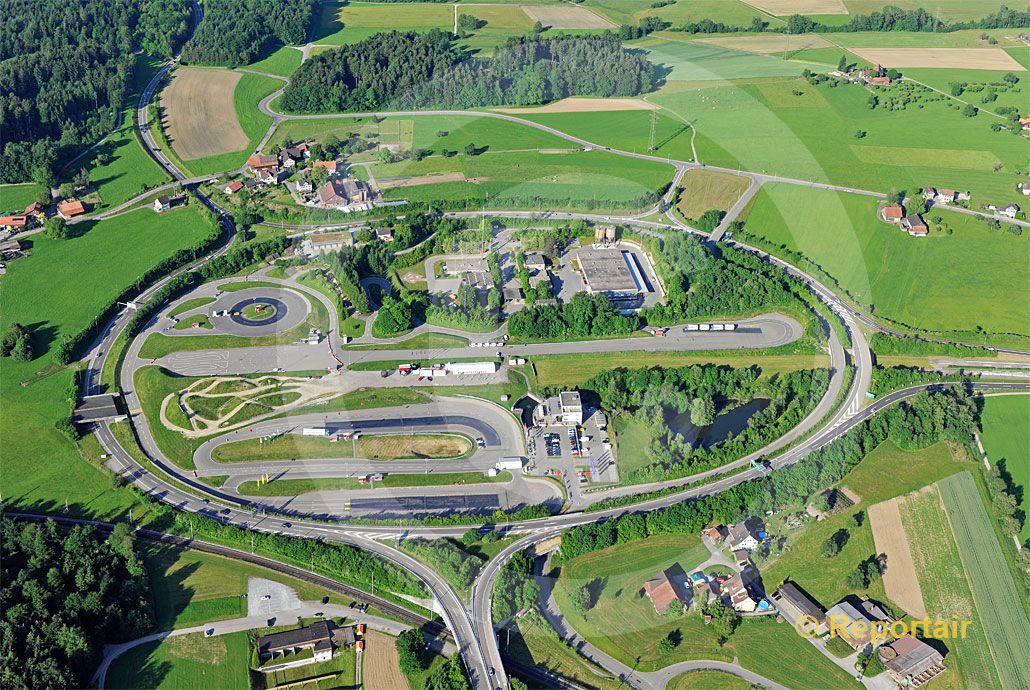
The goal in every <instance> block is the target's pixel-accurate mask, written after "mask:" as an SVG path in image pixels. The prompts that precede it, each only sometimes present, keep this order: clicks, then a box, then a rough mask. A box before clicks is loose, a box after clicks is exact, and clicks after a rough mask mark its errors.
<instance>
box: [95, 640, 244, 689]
mask: <svg viewBox="0 0 1030 690" xmlns="http://www.w3.org/2000/svg"><path fill="white" fill-rule="evenodd" d="M249 660H250V644H249V642H248V639H247V633H246V632H237V633H230V634H228V635H218V636H216V637H204V633H193V634H190V635H180V636H177V637H168V638H165V639H164V640H160V641H157V642H148V643H146V644H143V645H140V646H139V647H134V648H133V649H130V650H129V651H127V652H125V654H123V655H121V656H120V657H118V658H117V659H116V660H115V661H114V663H112V664H111V668H110V669H109V671H108V674H107V683H106V685H107V687H111V688H158V687H160V688H169V689H170V690H180V689H181V690H191V689H192V688H220V689H223V690H249V688H250V679H249V673H248V671H247V663H248V661H249Z"/></svg>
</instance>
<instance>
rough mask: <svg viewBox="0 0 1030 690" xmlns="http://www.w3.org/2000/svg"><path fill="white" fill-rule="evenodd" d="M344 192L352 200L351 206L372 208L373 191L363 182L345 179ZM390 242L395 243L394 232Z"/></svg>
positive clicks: (349, 178)
mask: <svg viewBox="0 0 1030 690" xmlns="http://www.w3.org/2000/svg"><path fill="white" fill-rule="evenodd" d="M343 191H344V193H345V194H346V195H347V198H348V199H350V202H351V204H369V206H368V208H371V203H372V189H371V188H370V187H369V186H368V185H367V184H365V183H364V182H362V181H361V180H356V179H354V178H351V177H347V178H345V179H344V180H343ZM377 232H378V231H377ZM388 241H393V234H392V231H391V235H390V240H388Z"/></svg>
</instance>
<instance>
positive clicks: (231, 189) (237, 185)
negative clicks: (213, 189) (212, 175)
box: [222, 180, 243, 194]
mask: <svg viewBox="0 0 1030 690" xmlns="http://www.w3.org/2000/svg"><path fill="white" fill-rule="evenodd" d="M241 189H243V183H242V182H240V181H239V180H233V181H232V182H230V183H229V184H227V185H225V186H224V187H222V191H223V192H225V193H226V194H235V193H236V192H238V191H240V190H241Z"/></svg>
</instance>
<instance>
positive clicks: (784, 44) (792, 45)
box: [694, 34, 833, 55]
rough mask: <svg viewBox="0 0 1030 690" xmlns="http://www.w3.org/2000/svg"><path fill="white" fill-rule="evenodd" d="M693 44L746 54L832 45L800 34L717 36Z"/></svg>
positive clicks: (814, 36) (816, 36)
mask: <svg viewBox="0 0 1030 690" xmlns="http://www.w3.org/2000/svg"><path fill="white" fill-rule="evenodd" d="M694 42H695V43H704V44H705V45H713V46H719V47H720V48H729V49H730V50H743V51H744V52H747V53H760V54H763V55H764V54H768V53H783V52H786V51H788V50H789V51H795V50H810V49H813V48H830V47H832V45H833V44H832V43H830V42H829V41H827V40H826V39H825V38H823V37H822V36H820V35H819V34H802V35H800V36H788V35H786V34H769V35H768V36H718V37H716V38H699V39H697V40H696V41H694Z"/></svg>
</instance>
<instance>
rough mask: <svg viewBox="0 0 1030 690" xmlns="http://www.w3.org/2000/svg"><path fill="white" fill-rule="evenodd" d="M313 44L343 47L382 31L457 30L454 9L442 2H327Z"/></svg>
mask: <svg viewBox="0 0 1030 690" xmlns="http://www.w3.org/2000/svg"><path fill="white" fill-rule="evenodd" d="M321 7H322V13H321V16H320V17H319V20H318V25H317V26H316V28H315V31H314V33H313V35H312V43H317V44H321V45H332V46H340V45H345V44H349V43H357V42H358V41H360V40H362V39H365V38H368V37H369V36H371V35H372V34H375V33H379V32H381V31H392V30H394V29H398V30H402V31H429V30H431V29H446V30H448V31H450V30H451V29H452V28H453V27H454V9H453V7H452V6H451V5H448V4H441V3H378V4H377V3H360V4H359V3H349V2H346V1H343V2H340V1H333V0H327V2H324V3H322V6H321Z"/></svg>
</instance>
